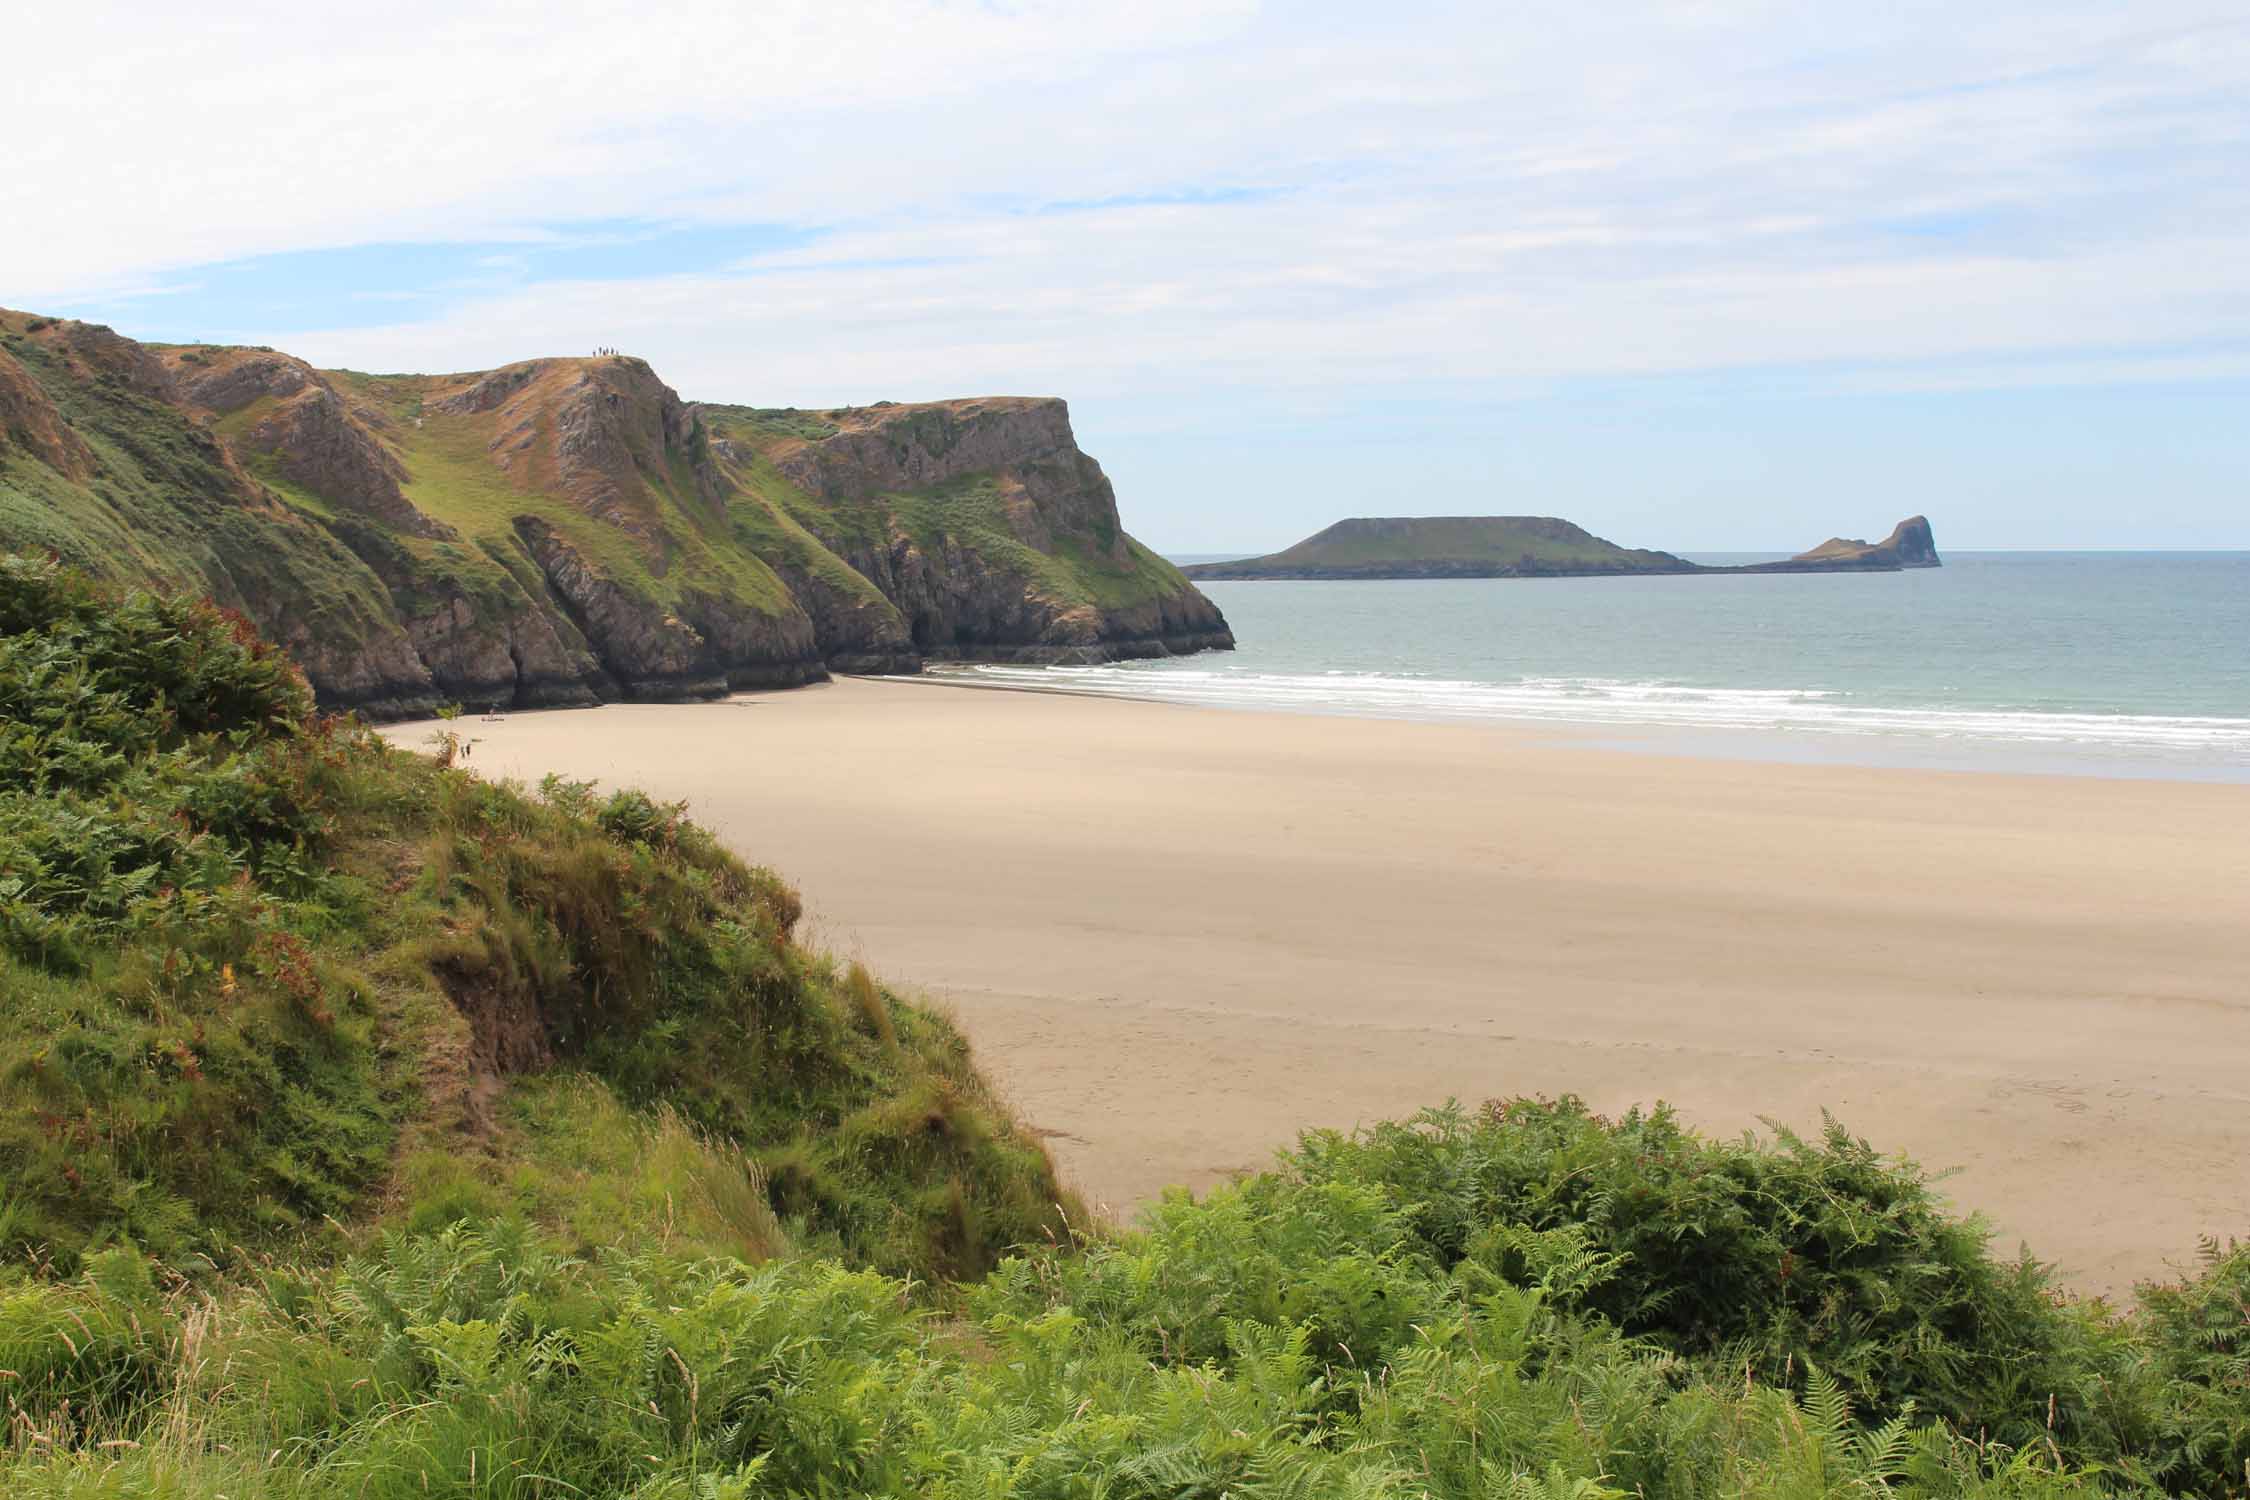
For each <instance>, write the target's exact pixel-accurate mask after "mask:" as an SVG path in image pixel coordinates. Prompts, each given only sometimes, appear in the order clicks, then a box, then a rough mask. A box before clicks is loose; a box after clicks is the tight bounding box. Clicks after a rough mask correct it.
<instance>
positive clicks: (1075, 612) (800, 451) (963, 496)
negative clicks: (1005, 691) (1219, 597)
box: [701, 397, 1234, 662]
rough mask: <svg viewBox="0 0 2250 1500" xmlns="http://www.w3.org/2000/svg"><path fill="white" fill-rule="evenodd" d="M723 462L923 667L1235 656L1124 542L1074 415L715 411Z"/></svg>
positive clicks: (959, 404) (1042, 406) (1217, 631)
mask: <svg viewBox="0 0 2250 1500" xmlns="http://www.w3.org/2000/svg"><path fill="white" fill-rule="evenodd" d="M701 410H702V412H703V413H704V414H705V415H706V416H707V417H708V418H709V420H710V421H711V422H712V424H713V427H714V429H715V430H716V431H718V432H719V433H721V434H722V436H721V438H720V440H719V445H718V450H717V451H718V452H719V453H720V454H721V455H722V456H723V458H724V460H725V461H726V462H729V463H732V464H735V465H738V466H741V467H742V468H744V469H745V470H746V471H747V472H748V473H749V475H750V476H751V482H752V485H753V487H755V474H756V472H757V470H758V469H759V468H760V467H761V466H766V467H767V469H768V472H769V474H770V476H771V477H772V478H774V479H777V480H778V481H779V482H780V485H781V486H782V489H783V498H782V503H783V505H784V506H785V507H787V508H788V509H789V510H790V511H791V512H792V514H793V515H794V516H795V517H796V519H798V520H799V521H800V522H801V523H802V524H803V525H804V526H805V527H806V528H807V529H808V530H810V531H811V532H812V533H813V534H814V535H815V536H816V537H817V538H818V540H819V541H820V542H821V544H822V545H823V546H824V547H825V548H826V549H828V550H829V551H830V552H832V553H834V554H835V555H836V556H838V557H840V558H842V559H843V560H844V561H845V562H846V563H847V564H849V566H850V568H851V570H852V571H853V572H855V573H856V574H858V575H859V576H860V577H862V578H864V579H866V580H867V581H868V582H870V583H872V584H873V585H874V587H875V589H876V590H877V591H878V592H879V593H880V595H881V596H882V598H883V599H885V600H886V601H888V602H889V604H890V605H891V606H892V608H893V609H894V610H895V611H896V614H897V617H898V620H899V622H900V624H901V626H902V627H903V631H904V639H903V640H897V641H896V642H895V643H891V642H889V641H886V642H885V644H884V645H883V646H882V647H881V648H880V649H889V650H894V651H895V650H901V649H904V650H911V651H913V652H916V653H919V654H921V655H923V656H925V657H930V658H938V659H948V658H962V657H975V658H980V659H998V660H1007V661H1021V662H1084V661H1107V660H1116V659H1119V658H1125V657H1143V656H1162V655H1166V654H1178V653H1183V652H1188V651H1198V650H1214V649H1216V650H1224V649H1227V648H1229V647H1231V646H1232V645H1233V643H1234V642H1233V637H1232V635H1231V634H1230V633H1229V632H1228V630H1227V625H1226V620H1225V618H1224V617H1223V616H1222V615H1220V613H1219V611H1218V609H1217V608H1216V607H1215V606H1214V605H1212V604H1211V602H1210V601H1209V600H1208V599H1206V598H1204V596H1203V595H1202V594H1201V593H1200V592H1199V591H1197V590H1196V589H1195V587H1194V586H1193V585H1192V584H1190V583H1188V582H1187V580H1186V578H1185V577H1184V576H1183V575H1182V574H1181V573H1180V572H1179V570H1178V569H1176V568H1174V567H1173V566H1172V565H1171V564H1169V563H1167V562H1165V561H1164V560H1163V559H1162V558H1159V557H1157V556H1156V555H1155V554H1154V553H1151V552H1149V551H1148V550H1147V549H1146V548H1144V547H1142V546H1140V545H1139V544H1138V543H1137V542H1135V541H1134V540H1133V539H1132V538H1131V537H1130V536H1128V535H1127V534H1126V532H1125V530H1124V527H1123V525H1122V524H1121V522H1120V520H1119V517H1118V511H1117V495H1116V492H1115V490H1114V489H1113V488H1112V487H1111V485H1110V482H1109V478H1108V476H1107V475H1105V474H1104V473H1103V472H1102V468H1101V465H1100V464H1098V463H1096V462H1095V461H1094V460H1093V459H1092V458H1091V457H1089V456H1088V455H1086V454H1085V453H1082V452H1080V451H1079V448H1078V444H1077V440H1076V437H1075V435H1074V434H1073V433H1072V431H1071V427H1070V410H1069V408H1068V407H1067V406H1066V405H1065V404H1064V403H1063V402H1061V401H1058V400H1050V399H1036V398H999V397H995V398H985V399H980V400H972V401H949V402H932V403H922V404H916V405H898V404H885V405H881V406H871V407H854V408H851V409H848V410H843V411H835V412H826V413H819V414H813V415H810V416H808V415H807V414H801V413H786V412H771V411H763V412H761V411H753V410H746V409H743V408H734V407H706V408H701Z"/></svg>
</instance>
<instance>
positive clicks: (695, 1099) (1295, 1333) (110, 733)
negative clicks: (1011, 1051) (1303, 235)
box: [0, 558, 2250, 1500]
mask: <svg viewBox="0 0 2250 1500" xmlns="http://www.w3.org/2000/svg"><path fill="white" fill-rule="evenodd" d="M460 727H466V726H465V725H461V724H460V723H459V721H457V723H456V728H460ZM431 750H432V752H433V753H431V754H429V755H416V754H411V753H408V752H405V751H401V750H397V749H393V748H390V747H387V746H385V745H384V744H383V743H382V742H381V741H380V740H379V739H377V738H376V737H375V736H373V735H372V734H370V733H368V732H367V731H366V730H364V729H363V728H362V727H360V726H359V725H358V724H357V723H356V722H354V721H351V720H349V719H338V718H334V717H328V716H324V715H322V714H320V713H319V712H317V711H316V709H315V707H314V705H313V702H312V698H311V694H310V692H309V690H308V688H307V686H306V684H305V683H304V681H303V680H302V678H301V676H300V675H299V673H298V672H297V670H296V668H295V667H294V666H293V664H292V663H291V662H290V660H289V658H288V657H287V656H286V655H284V654H283V653H282V652H280V651H279V650H277V649H275V648H274V647H273V646H272V645H270V644H268V643H266V642H265V641H263V640H261V639H259V637H258V636H257V634H256V632H255V631H254V630H253V629H252V628H251V627H250V626H249V625H248V624H247V622H245V621H244V620H243V619H242V618H241V617H240V616H237V615H233V614H230V613H228V612H227V611H224V610H222V609H219V608H217V607H216V606H214V605H211V604H209V603H205V602H200V601H197V600H194V599H191V598H185V597H178V596H170V595H163V594H157V593H151V592H145V591H137V590H125V591H119V590H115V589H112V588H110V587H107V586H104V585H101V584H98V583H95V582H93V581H91V580H89V579H87V578H86V577H84V576H82V575H80V574H77V573H74V572H71V571H69V570H67V569H65V568H62V567H59V566H57V565H56V564H54V563H53V562H50V561H45V560H36V559H24V558H16V559H8V560H4V561H0V1413H4V1420H5V1424H6V1425H5V1437H4V1438H0V1492H5V1493H6V1494H8V1495H9V1496H11V1497H14V1496H27V1497H32V1496H89V1497H91V1496H104V1497H109V1496H166V1497H181V1500H217V1497H220V1496H225V1497H229V1500H256V1497H285V1496H286V1497H298V1496H314V1495H322V1496H325V1495H333V1494H352V1495H364V1496H371V1497H388V1496H398V1497H413V1496H426V1495H477V1496H494V1497H502V1496H505V1497H534V1496H541V1497H544V1496H554V1497H561V1496H578V1495H602V1496H610V1495H634V1496H643V1497H660V1496H661V1497H672V1496H678V1497H689V1496H696V1497H716V1496H732V1497H742V1500H748V1497H755V1496H827V1495H835V1496H843V1495H884V1496H952V1497H968V1496H978V1497H998V1496H1009V1495H1014V1496H1056V1497H1062V1496H1073V1497H1076V1496H1083V1497H1095V1496H1102V1497H1119V1500H1122V1497H1152V1500H1153V1497H1184V1496H1208V1497H1217V1496H1221V1495H1231V1496H1241V1497H1251V1496H1281V1495H1291V1496H1329V1495H1342V1496H1364V1497H1376V1496H1398V1497H1409V1496H1439V1497H1469V1496H1486V1495H1499V1496H1516V1497H1527V1500H1528V1497H1552V1500H1607V1497H1623V1496H1651V1497H1655V1496H1673V1497H1687V1496H1714V1497H1715V1496H1738V1495H1747V1496H1770V1497H1777V1500H1778V1497H1798V1496H1875V1495H1898V1496H1922V1497H1940V1496H1948V1497H1950V1496H1981V1497H2000V1496H2027V1497H2028V1496H2065V1495H2181V1496H2188V1495H2196V1496H2219V1495H2230V1494H2231V1495H2239V1494H2246V1493H2250V1248H2230V1247H2222V1246H2218V1245H2211V1246H2207V1247H2205V1248H2204V1253H2203V1255H2202V1257H2201V1258H2200V1261H2199V1263H2198V1266H2197V1268H2196V1269H2195V1270H2194V1271H2193V1272H2192V1273H2190V1274H2187V1275H2184V1276H2182V1277H2181V1278H2180V1279H2178V1280H2176V1281H2174V1282H2170V1283H2167V1284H2163V1285H2150V1286H2144V1287H2143V1288H2141V1290H2140V1292H2139V1295H2138V1297H2137V1298H2136V1299H2135V1302H2134V1304H2133V1305H2132V1306H2131V1307H2129V1308H2121V1307H2111V1306H2109V1305H2106V1304H2104V1303H2102V1302H2099V1301H2093V1300H2082V1299H2079V1298H2076V1297H2073V1296H2071V1295H2069V1294H2068V1293H2067V1292H2065V1291H2064V1290H2062V1289H2061V1288H2059V1287H2058V1286H2057V1285H2056V1284H2055V1283H2054V1281H2053V1280H2052V1279H2051V1277H2050V1276H2049V1274H2048V1272H2047V1271H2046V1270H2045V1269H2044V1268H2043V1267H2042V1266H2040V1265H2039V1264H2038V1263H2037V1262H2035V1261H2033V1260H2030V1259H2026V1258H2009V1257H2004V1256H2000V1255H1996V1254H1995V1253H1994V1251H1993V1248H1992V1246H1991V1244H1990V1242H1989V1236H1988V1234H1987V1233H1986V1231H1985V1230H1984V1228H1983V1227H1982V1226H1981V1225H1980V1224H1978V1223H1977V1222H1975V1221H1973V1220H1969V1221H1964V1220H1962V1219H1959V1218H1957V1217H1955V1216H1954V1215H1953V1213H1952V1212H1951V1211H1950V1209H1949V1208H1948V1207H1947V1205H1946V1204H1945V1202H1944V1201H1943V1199H1942V1198H1941V1197H1940V1196H1939V1195H1938V1193H1937V1192H1936V1191H1935V1189H1934V1188H1933V1186H1932V1184H1931V1183H1930V1182H1929V1181H1928V1180H1927V1179H1926V1178H1925V1177H1924V1176H1923V1175H1922V1173H1921V1172H1919V1171H1918V1170H1917V1169H1916V1168H1914V1167H1912V1166H1911V1165H1909V1164H1906V1163H1904V1162H1900V1161H1897V1160H1895V1159H1891V1158H1887V1157H1885V1156H1883V1155H1882V1154H1880V1153H1879V1152H1878V1151H1876V1150H1875V1149H1874V1148H1873V1147H1871V1146H1870V1145H1868V1144H1867V1143H1865V1142H1863V1141H1861V1140H1858V1139H1857V1138H1855V1137H1854V1136H1852V1135H1851V1134H1850V1133H1849V1132H1848V1131H1847V1130H1845V1129H1844V1128H1843V1127H1842V1126H1840V1125H1833V1124H1832V1125H1830V1126H1829V1127H1828V1128H1827V1129H1825V1130H1824V1131H1823V1132H1821V1133H1820V1134H1819V1135H1817V1136H1814V1137H1807V1138H1799V1137H1797V1136H1793V1135H1790V1134H1788V1133H1785V1132H1775V1133H1772V1134H1771V1135H1769V1136H1766V1137H1762V1138H1743V1139H1736V1140H1714V1139H1709V1138H1706V1137H1703V1136H1700V1135H1698V1134H1696V1133H1694V1132H1692V1131H1690V1130H1688V1129H1687V1128H1685V1127H1684V1126H1683V1125H1681V1124H1680V1122H1679V1121H1677V1120H1676V1119H1675V1118H1674V1117H1673V1116H1672V1115H1671V1114H1670V1113H1669V1112H1668V1111H1666V1110H1664V1109H1663V1108H1661V1107H1657V1108H1654V1109H1650V1110H1646V1111H1634V1112H1631V1113H1628V1114H1626V1115H1624V1116H1622V1117H1617V1118H1604V1117H1602V1116H1599V1115H1596V1114H1594V1113H1592V1112H1591V1111H1589V1110H1588V1109H1587V1108H1586V1107H1585V1106H1584V1105H1582V1104H1581V1103H1579V1102H1578V1101H1576V1100H1572V1099H1567V1098H1566V1099H1560V1100H1539V1099H1530V1100H1512V1101H1498V1102H1494V1103H1491V1104H1487V1105H1482V1106H1479V1107H1476V1108H1474V1109H1464V1108H1461V1107H1457V1106H1446V1107H1443V1108H1438V1109H1433V1110H1431V1111H1428V1112H1426V1113H1424V1114H1422V1115H1420V1116H1417V1117H1415V1118H1413V1119H1410V1120H1405V1121H1400V1122H1397V1123H1392V1124H1386V1125H1379V1126H1375V1127H1372V1128H1369V1129H1364V1130H1360V1131H1355V1132H1351V1133H1342V1132H1332V1131H1314V1132H1311V1133H1308V1134H1307V1135H1305V1136H1304V1137H1302V1138H1301V1139H1300V1140H1299V1141H1298V1142H1297V1144H1296V1145H1295V1146H1294V1148H1292V1149H1291V1150H1290V1151H1288V1152H1287V1153H1285V1154H1283V1155H1282V1156H1281V1157H1280V1158H1278V1159H1277V1161H1276V1162H1275V1164H1274V1165H1273V1166H1272V1167H1271V1168H1270V1169H1269V1170H1267V1171H1265V1172H1262V1173H1258V1174H1254V1175H1251V1176H1248V1177H1246V1178H1245V1179H1243V1180H1242V1181H1240V1182H1238V1183H1235V1184H1233V1185H1231V1186H1226V1187H1221V1188H1218V1189H1216V1190H1214V1191H1212V1192H1210V1193H1208V1194H1207V1195H1205V1196H1204V1197H1203V1198H1201V1199H1200V1200H1198V1199H1193V1198H1191V1197H1189V1196H1188V1195H1186V1194H1185V1193H1174V1194H1172V1195H1171V1196H1168V1197H1167V1198H1165V1199H1164V1200H1163V1201H1162V1202H1161V1203H1159V1204H1157V1205H1156V1206H1154V1207H1153V1208H1152V1209H1150V1210H1149V1211H1148V1213H1147V1214H1146V1216H1145V1218H1144V1219H1143V1220H1142V1222H1141V1223H1140V1224H1139V1225H1138V1226H1137V1227H1132V1228H1121V1227H1118V1226H1114V1225H1110V1224H1106V1223H1102V1222H1097V1221H1096V1220H1095V1219H1093V1218H1092V1217H1091V1216H1090V1215H1089V1214H1088V1213H1087V1211H1086V1210H1085V1208H1084V1207H1083V1206H1082V1205H1081V1204H1080V1203H1078V1202H1077V1201H1076V1200H1075V1199H1074V1198H1072V1197H1071V1196H1070V1195H1069V1194H1068V1193H1067V1192H1066V1191H1065V1190H1064V1189H1063V1188H1062V1187H1061V1185H1060V1184H1059V1183H1058V1182H1057V1180H1056V1177H1055V1173H1054V1170H1053V1168H1052V1166H1051V1164H1050V1163H1049V1161H1048V1159H1047V1156H1046V1154H1045V1152H1044V1150H1043V1149H1042V1148H1041V1147H1040V1145H1039V1142H1038V1140H1037V1138H1036V1136H1035V1135H1034V1134H1033V1133H1032V1132H1031V1131H1029V1130H1028V1129H1027V1128H1026V1127H1025V1126H1023V1125H1022V1124H1021V1123H1019V1122H1017V1121H1016V1120H1014V1119H1013V1118H1012V1117H1011V1116H1010V1114H1009V1113H1008V1111H1007V1110H1006V1109H1005V1108H1004V1107H1002V1106H1001V1104H1000V1103H999V1102H998V1101H997V1100H996V1099H995V1098H994V1096H993V1094H992V1092H991V1091H990V1089H989V1088H987V1087H986V1085H985V1084H984V1083H983V1082H982V1080H981V1078H980V1076H979V1074H978V1073H977V1071H976V1069H975V1067H974V1064H973V1061H972V1060H971V1058H970V1056H969V1054H968V1051H967V1048H966V1046H965V1044H964V1043H963V1041H962V1039H961V1038H960V1036H959V1035H958V1033H957V1032H956V1031H955V1030H954V1029H953V1028H952V1027H951V1026H950V1025H948V1024H947V1023H946V1022H945V1021H944V1020H943V1019H942V1018H941V1017H939V1016H938V1015H936V1014H934V1013H933V1012H931V1011H930V1010H929V1009H927V1008H926V1007H924V1006H922V1005H919V1004H916V1003H913V1002H911V1001H910V1000H909V999H907V998H906V997H903V996H901V995H900V994H898V993H897V992H895V991H893V990H891V989H888V988H886V987H885V986H884V985H883V984H882V983H881V982H880V981H879V980H878V979H877V978H876V977H875V976H874V975H872V974H870V973H869V972H868V971H867V970H866V969H865V968H864V967H862V966H859V965H856V964H839V963H838V962H836V961H835V960H834V959H832V958H830V957H828V956H826V955H823V954H820V953H817V952H814V951H812V950H810V949H808V948H807V947H806V946H805V945H804V944H802V943H801V942H799V941H798V940H797V938H796V937H795V929H796V926H797V923H798V917H799V904H798V901H797V898H796V896H795V895H794V893H793V892H792V891H791V890H790V889H789V887H788V886H787V885H786V884H785V883H784V882H783V881H782V880H781V879H780V878H779V877H777V876H775V875H773V874H772V873H770V872H766V871H762V870H759V869H756V868H754V867H751V866H749V865H747V864H745V863H743V862H742V861H741V860H740V859H738V858H737V857H736V856H735V855H734V854H732V853H730V852H729V851H728V850H726V849H724V848H723V847H721V846H720V845H719V844H718V843H717V842H716V841H715V840H714V839H713V838H712V837H711V836H710V835H709V834H708V833H707V832H705V831H704V830H702V829H700V828H699V827H698V826H697V825H696V824H694V823H693V822H692V821H690V820H689V819H688V818H687V817H686V815H685V810H684V809H683V808H680V807H677V806H672V805H667V804H664V803H661V802H656V801H653V800H651V799H649V798H647V797H645V796H642V795H640V794H638V793H634V792H631V791H599V790H597V789H595V788H593V787H590V786H585V785H580V784H575V783H569V782H562V781H555V780H550V781H548V782H547V783H546V784H545V785H543V786H542V787H540V788H538V789H535V790H532V789H524V788H518V787H513V786H508V785H502V784H495V783H492V782H489V781H486V780H484V779H482V778H480V777H478V776H477V775H475V774H474V770H473V767H474V758H473V743H472V742H471V741H470V740H468V739H466V738H464V737H463V736H462V735H461V734H460V733H458V732H455V733H447V734H441V735H440V736H438V738H437V739H436V741H435V742H434V743H433V745H432V746H431ZM2186 1248H2188V1247H2183V1249H2186Z"/></svg>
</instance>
